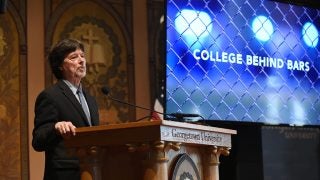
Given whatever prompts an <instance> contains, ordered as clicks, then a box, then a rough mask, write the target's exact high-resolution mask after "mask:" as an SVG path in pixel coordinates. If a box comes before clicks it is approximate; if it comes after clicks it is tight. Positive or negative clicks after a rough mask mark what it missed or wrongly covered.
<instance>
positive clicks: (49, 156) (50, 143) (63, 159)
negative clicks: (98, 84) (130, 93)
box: [32, 39, 99, 180]
mask: <svg viewBox="0 0 320 180" xmlns="http://www.w3.org/2000/svg"><path fill="white" fill-rule="evenodd" d="M48 60H49V62H50V67H51V70H52V72H53V74H54V75H55V77H56V79H57V82H56V83H55V84H54V85H53V86H51V87H49V88H47V89H45V90H44V91H42V92H41V93H40V94H39V95H38V97H37V99H36V103H35V119H34V129H33V139H32V146H33V148H34V149H35V150H36V151H45V172H44V180H51V179H52V180H60V179H61V180H79V179H80V168H79V160H78V159H77V158H76V157H75V156H71V155H70V154H68V152H67V150H66V148H65V146H64V141H63V139H64V138H67V137H68V136H74V135H75V133H76V131H75V129H76V128H77V127H85V126H96V125H99V114H98V106H97V103H96V100H95V99H94V98H93V97H92V96H90V95H89V94H88V93H86V91H85V90H84V89H83V87H82V85H81V79H82V78H83V77H85V75H86V59H85V56H84V46H83V44H82V43H81V42H79V41H77V40H73V39H65V40H62V41H60V42H59V43H57V44H56V45H55V46H54V47H53V49H52V50H51V52H50V53H49V56H48Z"/></svg>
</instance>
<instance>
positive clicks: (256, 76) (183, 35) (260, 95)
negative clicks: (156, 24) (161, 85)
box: [165, 0, 320, 125]
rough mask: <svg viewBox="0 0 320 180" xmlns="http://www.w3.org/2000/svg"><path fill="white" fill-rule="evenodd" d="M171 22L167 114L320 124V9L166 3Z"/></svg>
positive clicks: (236, 2)
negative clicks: (178, 113) (179, 113)
mask: <svg viewBox="0 0 320 180" xmlns="http://www.w3.org/2000/svg"><path fill="white" fill-rule="evenodd" d="M166 17H167V18H166V28H167V29H166V37H167V39H166V53H167V54H166V58H167V59H166V63H167V64H166V105H165V110H166V113H174V112H182V113H197V114H200V115H201V116H203V117H204V118H205V119H208V120H228V121H245V122H259V123H270V124H295V125H305V124H308V125H319V124H320V77H319V74H320V72H319V71H320V52H319V50H320V45H319V44H320V42H318V41H319V29H320V10H317V9H312V8H310V7H304V6H298V5H293V4H287V3H279V2H275V1H264V0H212V1H210V0H168V1H167V9H166Z"/></svg>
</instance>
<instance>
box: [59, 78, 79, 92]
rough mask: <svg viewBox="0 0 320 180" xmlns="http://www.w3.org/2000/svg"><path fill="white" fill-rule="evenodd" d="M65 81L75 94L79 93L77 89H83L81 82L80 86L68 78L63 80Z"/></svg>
mask: <svg viewBox="0 0 320 180" xmlns="http://www.w3.org/2000/svg"><path fill="white" fill-rule="evenodd" d="M63 82H65V83H66V84H67V85H68V87H69V88H70V89H71V91H72V92H73V94H77V91H78V90H80V91H82V86H81V84H80V85H79V86H75V85H73V84H72V83H71V82H70V81H68V80H65V79H64V80H63Z"/></svg>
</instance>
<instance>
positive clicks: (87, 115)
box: [77, 89, 91, 126]
mask: <svg viewBox="0 0 320 180" xmlns="http://www.w3.org/2000/svg"><path fill="white" fill-rule="evenodd" d="M77 94H78V96H79V102H80V104H81V106H82V109H83V111H84V113H85V114H86V117H87V121H88V123H89V125H90V126H91V117H90V112H89V108H88V106H87V104H86V99H85V98H84V95H83V93H82V91H81V90H79V89H78V90H77Z"/></svg>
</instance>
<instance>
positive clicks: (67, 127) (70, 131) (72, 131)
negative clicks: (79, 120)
mask: <svg viewBox="0 0 320 180" xmlns="http://www.w3.org/2000/svg"><path fill="white" fill-rule="evenodd" d="M54 128H55V130H56V131H57V133H58V134H60V135H62V136H71V135H73V136H75V135H76V127H75V126H74V125H73V124H72V123H71V122H70V121H60V122H57V123H56V124H55V125H54Z"/></svg>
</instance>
